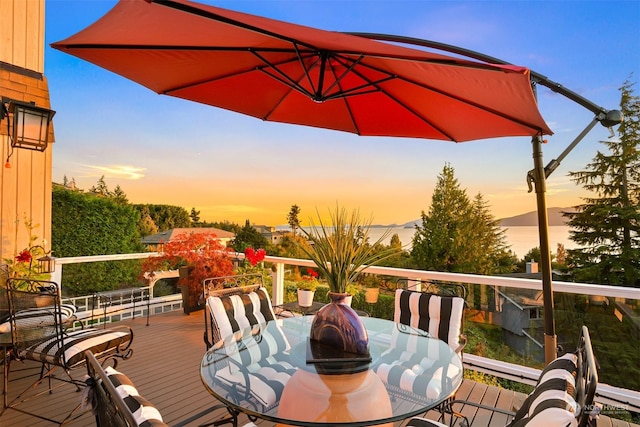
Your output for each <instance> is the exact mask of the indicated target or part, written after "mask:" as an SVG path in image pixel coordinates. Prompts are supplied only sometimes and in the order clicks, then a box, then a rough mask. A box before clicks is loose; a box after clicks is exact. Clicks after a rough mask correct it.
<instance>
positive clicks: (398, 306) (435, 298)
mask: <svg viewBox="0 0 640 427" xmlns="http://www.w3.org/2000/svg"><path fill="white" fill-rule="evenodd" d="M464 307H465V301H464V298H463V297H459V296H440V295H436V294H431V293H425V292H417V291H409V290H404V289H396V295H395V309H394V321H395V322H396V323H399V324H402V325H407V326H411V327H414V328H418V329H422V330H423V331H426V332H428V333H429V334H431V335H432V336H435V337H438V338H439V339H441V340H443V341H444V342H446V343H447V344H449V346H450V347H451V348H452V349H454V350H455V351H456V352H457V353H460V352H461V351H462V349H463V348H464V345H465V344H466V337H465V336H464V334H463V324H464Z"/></svg>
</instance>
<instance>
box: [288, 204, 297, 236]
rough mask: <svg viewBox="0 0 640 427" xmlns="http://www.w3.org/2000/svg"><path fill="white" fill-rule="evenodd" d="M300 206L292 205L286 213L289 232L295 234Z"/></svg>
mask: <svg viewBox="0 0 640 427" xmlns="http://www.w3.org/2000/svg"><path fill="white" fill-rule="evenodd" d="M299 215H300V207H299V206H298V205H292V206H291V210H290V211H289V214H288V215H287V223H288V224H289V225H290V226H291V232H292V233H293V234H294V236H295V234H296V230H297V229H298V227H300V219H298V216H299Z"/></svg>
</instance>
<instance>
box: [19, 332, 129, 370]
mask: <svg viewBox="0 0 640 427" xmlns="http://www.w3.org/2000/svg"><path fill="white" fill-rule="evenodd" d="M132 338H133V336H132V333H131V332H130V331H124V330H110V329H93V328H91V329H82V330H79V331H74V332H66V333H65V334H64V338H63V339H60V337H58V336H57V335H56V336H53V337H51V338H49V339H47V340H45V341H42V342H38V343H37V344H34V345H31V346H29V347H27V348H25V349H23V350H21V351H20V356H21V357H23V358H27V359H30V360H39V361H41V362H44V363H51V364H54V365H59V366H62V365H64V366H65V367H67V368H70V367H73V366H75V365H77V364H79V363H81V362H83V361H84V351H85V350H91V352H92V353H94V354H101V353H104V352H107V351H110V350H113V349H115V348H116V347H118V346H121V345H123V344H125V343H127V342H129V341H131V339H132ZM65 360H66V364H65V363H64V361H65Z"/></svg>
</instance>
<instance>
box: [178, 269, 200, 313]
mask: <svg viewBox="0 0 640 427" xmlns="http://www.w3.org/2000/svg"><path fill="white" fill-rule="evenodd" d="M191 270H193V267H180V268H179V269H178V274H179V276H180V279H186V278H188V277H189V274H190V273H191ZM179 287H180V293H181V294H182V310H183V311H184V314H187V315H189V314H191V312H193V311H198V310H201V309H202V307H201V306H199V305H197V304H195V305H194V304H192V303H191V287H190V286H189V285H179Z"/></svg>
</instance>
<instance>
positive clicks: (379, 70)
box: [354, 63, 542, 141]
mask: <svg viewBox="0 0 640 427" xmlns="http://www.w3.org/2000/svg"><path fill="white" fill-rule="evenodd" d="M362 66H363V67H366V68H369V69H372V70H375V71H378V72H380V73H385V74H387V72H386V71H384V70H381V69H379V68H378V67H374V66H372V65H369V64H366V63H362ZM354 73H356V74H358V75H359V76H360V77H361V78H363V79H365V80H366V77H365V76H363V75H362V74H360V73H358V71H357V70H354ZM396 78H397V79H399V80H403V81H405V82H407V83H411V84H414V85H416V86H419V87H421V88H423V89H427V90H430V91H432V92H435V93H439V94H440V95H444V96H446V97H449V98H451V99H455V100H456V101H459V102H462V103H464V104H466V105H469V106H471V107H474V108H478V109H480V110H483V111H486V112H488V113H491V114H494V115H496V116H498V117H502V118H504V119H506V120H509V121H512V122H514V123H518V124H520V125H522V126H525V127H528V128H529V129H533V130H536V131H542V130H541V129H540V128H539V127H537V126H534V125H532V124H531V123H528V122H525V121H523V120H520V119H518V118H516V117H513V116H511V115H508V114H504V113H502V112H501V111H498V110H495V109H492V108H488V107H486V106H482V105H480V104H478V103H477V102H473V101H471V100H469V99H467V98H463V97H460V96H458V95H455V94H453V93H449V92H446V91H443V90H440V89H438V88H436V87H434V86H431V85H427V84H424V83H420V82H416V81H414V80H411V79H408V78H406V77H403V76H396ZM380 90H381V91H383V92H384V93H385V94H386V95H387V96H389V97H391V98H393V99H394V100H396V99H395V98H394V97H393V96H392V95H391V94H390V93H389V92H387V91H385V90H384V89H383V88H380ZM396 102H398V101H397V100H396ZM399 103H400V105H403V106H404V104H402V103H401V102H399ZM414 114H416V113H415V112H414ZM417 117H420V118H421V119H422V120H424V121H425V122H426V123H429V124H430V125H431V126H434V125H433V124H432V123H430V122H429V121H428V120H426V119H425V118H424V117H422V116H421V115H419V114H417ZM434 127H435V126H434ZM441 132H442V131H441ZM443 134H444V135H447V136H449V135H448V134H447V133H446V132H443ZM451 140H452V141H453V140H454V139H453V138H452V139H451Z"/></svg>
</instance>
